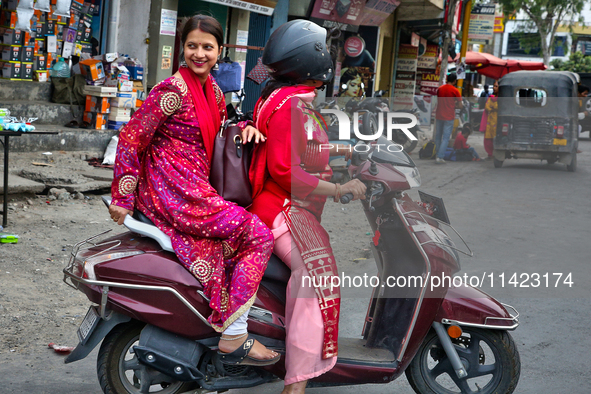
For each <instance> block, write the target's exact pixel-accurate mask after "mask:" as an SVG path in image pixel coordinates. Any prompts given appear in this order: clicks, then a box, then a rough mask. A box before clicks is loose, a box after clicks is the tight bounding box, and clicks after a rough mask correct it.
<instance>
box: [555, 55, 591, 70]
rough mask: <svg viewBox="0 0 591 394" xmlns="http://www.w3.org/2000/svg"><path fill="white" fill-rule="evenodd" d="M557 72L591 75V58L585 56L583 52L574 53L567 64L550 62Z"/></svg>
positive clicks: (558, 61) (557, 61)
mask: <svg viewBox="0 0 591 394" xmlns="http://www.w3.org/2000/svg"><path fill="white" fill-rule="evenodd" d="M550 65H551V66H552V67H554V70H556V71H574V72H576V73H591V56H584V55H583V52H572V53H571V54H570V57H569V59H568V60H567V61H566V62H565V61H562V60H560V59H554V60H552V61H551V62H550Z"/></svg>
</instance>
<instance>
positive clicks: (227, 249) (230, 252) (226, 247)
mask: <svg viewBox="0 0 591 394" xmlns="http://www.w3.org/2000/svg"><path fill="white" fill-rule="evenodd" d="M222 249H223V253H224V260H228V259H229V258H231V257H233V256H234V254H235V253H236V251H235V250H234V249H232V247H231V246H230V244H229V243H228V242H226V241H222Z"/></svg>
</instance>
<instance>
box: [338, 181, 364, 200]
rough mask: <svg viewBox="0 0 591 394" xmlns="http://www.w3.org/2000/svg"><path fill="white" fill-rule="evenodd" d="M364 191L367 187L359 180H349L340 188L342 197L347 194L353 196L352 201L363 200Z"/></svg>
mask: <svg viewBox="0 0 591 394" xmlns="http://www.w3.org/2000/svg"><path fill="white" fill-rule="evenodd" d="M366 190H367V187H366V186H365V184H364V183H363V182H361V181H360V180H359V179H353V180H350V181H349V182H347V183H345V184H344V185H343V186H342V187H341V191H342V195H343V196H344V195H345V194H347V193H351V194H352V195H353V200H359V199H361V200H365V191H366Z"/></svg>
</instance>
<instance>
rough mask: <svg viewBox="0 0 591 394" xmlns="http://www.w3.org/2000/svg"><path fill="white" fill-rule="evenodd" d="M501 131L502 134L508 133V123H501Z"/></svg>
mask: <svg viewBox="0 0 591 394" xmlns="http://www.w3.org/2000/svg"><path fill="white" fill-rule="evenodd" d="M501 133H502V134H503V135H509V124H508V123H503V128H502V129H501Z"/></svg>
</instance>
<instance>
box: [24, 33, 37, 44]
mask: <svg viewBox="0 0 591 394" xmlns="http://www.w3.org/2000/svg"><path fill="white" fill-rule="evenodd" d="M23 46H26V47H32V46H35V32H34V31H25V32H23Z"/></svg>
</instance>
